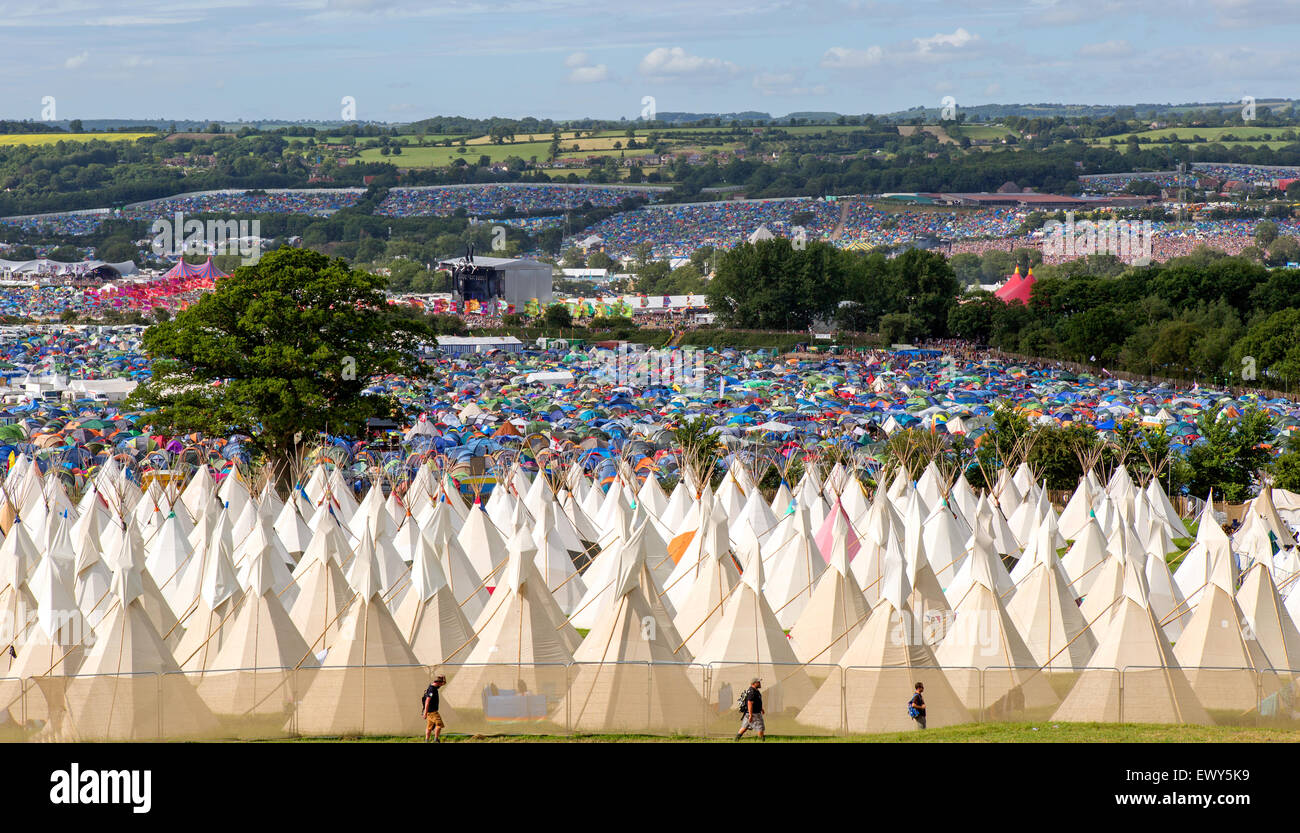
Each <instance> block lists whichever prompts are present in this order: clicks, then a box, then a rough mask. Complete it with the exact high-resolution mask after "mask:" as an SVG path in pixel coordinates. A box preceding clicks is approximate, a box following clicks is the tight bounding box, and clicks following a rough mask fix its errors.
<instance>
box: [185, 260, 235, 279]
mask: <svg viewBox="0 0 1300 833" xmlns="http://www.w3.org/2000/svg"><path fill="white" fill-rule="evenodd" d="M194 276H195V277H197V278H208V279H210V280H212V281H216V279H217V278H228V277H230V276H229V275H227V274H226V273H225V272H222V271H221V270H220V269H218V268H217V267H216V265H215V264H214V263H213V262H212V258H208V262H207V263H205V264H203V265H202V266H200V267H198V271H197V272H195V273H194Z"/></svg>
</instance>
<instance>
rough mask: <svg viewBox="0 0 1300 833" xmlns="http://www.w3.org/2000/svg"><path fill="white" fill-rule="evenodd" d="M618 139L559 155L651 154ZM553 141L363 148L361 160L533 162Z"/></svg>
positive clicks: (434, 164) (429, 164)
mask: <svg viewBox="0 0 1300 833" xmlns="http://www.w3.org/2000/svg"><path fill="white" fill-rule="evenodd" d="M616 141H619V140H618V139H614V138H593V139H588V138H585V137H584V138H582V139H576V140H574V139H569V140H567V141H565V142H562V143H561V145H560V154H559V155H560V158H562V159H570V158H573V157H579V158H585V157H587V156H614V157H618V156H620V155H624V156H646V155H648V154H649V153H650V150H649V149H648V148H635V149H633V150H627V149H626V148H624V149H616V148H614V147H613V144H614V142H616ZM574 144H577V145H578V147H579V150H578V151H577V152H576V153H575V152H574V151H573V150H572V148H573V145H574ZM550 152H551V143H550V142H549V141H546V142H514V143H510V144H504V145H491V144H470V143H468V142H466V146H465V152H464V153H461V152H460V148H459V146H457V145H453V146H452V147H445V148H444V147H411V146H406V147H403V148H402V153H401V155H398V156H392V155H390V156H384V155H383V154H382V153H381V152H380V150H379V148H366V149H365V150H363V151H361V161H363V162H391V163H392V164H394V165H397V166H399V167H403V168H445V167H446V166H448V165H450V164H452V162H454V161H455V160H457V159H464V160H465V161H466V162H470V163H473V162H478V160H479V157H480V156H486V157H488V159H490V160H491V161H492V162H504V161H505V160H506V159H507V158H509V157H511V156H518V157H519V158H520V159H523V160H524V161H525V162H527V161H530V160H531V158H532V157H534V156H536V157H537V161H538V162H539V163H541V162H545V161H546V160H547V159H548V158H549V157H550Z"/></svg>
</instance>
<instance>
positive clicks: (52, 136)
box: [0, 133, 158, 145]
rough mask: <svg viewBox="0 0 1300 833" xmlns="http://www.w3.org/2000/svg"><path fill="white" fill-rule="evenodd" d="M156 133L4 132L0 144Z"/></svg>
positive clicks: (123, 138)
mask: <svg viewBox="0 0 1300 833" xmlns="http://www.w3.org/2000/svg"><path fill="white" fill-rule="evenodd" d="M157 135H158V134H157V133H4V134H0V145H56V144H58V143H59V142H89V141H92V140H94V139H98V140H99V141H101V142H134V141H136V140H137V139H143V138H144V137H145V136H157Z"/></svg>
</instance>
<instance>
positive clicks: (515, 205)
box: [375, 183, 658, 217]
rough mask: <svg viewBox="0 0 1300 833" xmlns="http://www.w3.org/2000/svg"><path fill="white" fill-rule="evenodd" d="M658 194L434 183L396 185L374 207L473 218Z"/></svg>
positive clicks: (398, 213)
mask: <svg viewBox="0 0 1300 833" xmlns="http://www.w3.org/2000/svg"><path fill="white" fill-rule="evenodd" d="M657 194H658V191H657V190H656V189H650V188H635V187H626V186H623V187H601V186H599V185H580V186H573V185H559V184H550V185H542V184H538V185H533V184H520V183H501V184H497V183H491V184H485V185H473V186H462V185H433V186H428V187H423V188H393V189H391V190H389V192H388V196H387V197H386V198H385V199H384V201H383V202H382V203H380V204H379V207H378V208H376V209H375V213H377V214H379V215H380V216H383V217H430V216H432V217H448V216H451V215H452V214H455V213H456V212H457V211H459V210H462V209H463V210H464V211H465V213H466V214H468V215H470V216H472V217H481V216H486V215H493V214H500V213H502V212H505V211H508V210H511V209H513V210H514V211H515V212H516V213H519V214H536V213H538V212H543V211H571V210H573V209H576V208H581V207H583V206H584V205H590V206H591V207H593V208H615V207H617V206H618V205H619V204H620V203H621V202H622V201H623V200H625V199H627V198H629V197H644V198H648V199H654V197H655V196H656V195H657Z"/></svg>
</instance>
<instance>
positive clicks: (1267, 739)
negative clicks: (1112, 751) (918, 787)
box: [271, 723, 1300, 743]
mask: <svg viewBox="0 0 1300 833" xmlns="http://www.w3.org/2000/svg"><path fill="white" fill-rule="evenodd" d="M454 728H455V727H448V730H449V731H450V730H453V729H454ZM443 740H445V741H447V742H448V743H728V742H733V741H732V740H731V738H730V737H722V738H701V737H696V736H660V735H572V736H565V735H456V734H445V735H443ZM768 740H770V741H772V742H773V743H1296V742H1300V730H1296V729H1275V728H1241V727H1235V726H1176V725H1147V724H1138V723H970V724H965V725H962V726H948V727H946V728H943V729H930V730H928V731H925V732H919V731H915V732H887V733H883V734H878V735H848V736H846V737H810V736H805V737H790V736H785V737H782V736H778V735H769V736H768ZM338 741H348V742H355V743H423V742H424V738H423V737H367V738H294V739H291V740H290V741H289V742H292V743H331V742H338ZM271 742H274V741H271ZM745 742H746V743H759V742H760V741H758V740H757V739H756V738H747V739H746V740H745Z"/></svg>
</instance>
